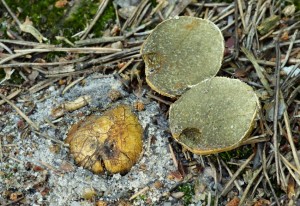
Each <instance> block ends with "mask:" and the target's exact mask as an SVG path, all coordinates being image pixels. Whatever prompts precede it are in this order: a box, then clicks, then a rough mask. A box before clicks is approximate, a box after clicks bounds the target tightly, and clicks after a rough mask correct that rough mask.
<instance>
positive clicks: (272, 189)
mask: <svg viewBox="0 0 300 206" xmlns="http://www.w3.org/2000/svg"><path fill="white" fill-rule="evenodd" d="M269 157H270V158H269V161H268V163H269V164H267V159H266V148H264V150H263V154H262V168H263V174H264V176H265V178H266V180H267V183H268V185H269V187H270V188H271V191H272V194H273V196H274V198H275V201H276V204H277V205H278V206H280V203H279V201H278V197H277V195H276V193H275V190H274V187H273V186H272V183H271V181H270V178H269V175H268V172H267V169H268V168H269V167H270V164H271V160H272V157H273V156H272V155H269Z"/></svg>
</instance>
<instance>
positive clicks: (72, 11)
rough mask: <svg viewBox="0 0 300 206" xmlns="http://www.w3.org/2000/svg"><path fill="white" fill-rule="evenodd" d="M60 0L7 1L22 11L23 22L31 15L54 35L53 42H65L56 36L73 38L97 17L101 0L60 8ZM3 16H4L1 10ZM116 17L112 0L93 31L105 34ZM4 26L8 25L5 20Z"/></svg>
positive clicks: (46, 33) (84, 0) (42, 29)
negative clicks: (105, 30)
mask: <svg viewBox="0 0 300 206" xmlns="http://www.w3.org/2000/svg"><path fill="white" fill-rule="evenodd" d="M56 1H57V0H43V1H40V0H7V1H6V2H7V4H8V5H9V7H10V8H11V9H12V11H13V12H14V13H15V14H17V15H18V18H19V20H20V21H21V23H23V22H24V21H25V19H26V17H27V16H28V17H29V19H30V20H31V21H32V22H33V26H34V27H36V28H37V29H38V30H39V31H40V32H41V33H42V34H43V35H44V36H45V37H47V38H48V39H50V41H51V43H52V44H53V43H54V44H58V43H61V42H60V41H57V40H56V39H55V38H54V37H55V36H64V37H66V38H68V39H71V36H73V35H74V34H76V33H78V32H80V31H83V30H84V29H85V28H86V27H87V25H89V23H90V22H91V20H92V19H93V18H94V16H95V14H96V13H97V10H98V7H99V3H100V1H98V0H78V1H75V2H79V3H78V4H76V5H73V6H72V7H71V6H69V5H66V6H65V7H64V8H56V7H55V2H56ZM3 11H5V10H3ZM5 12H6V11H5ZM5 18H6V17H5ZM0 19H3V20H4V17H2V16H1V14H0ZM114 19H115V11H114V7H113V4H112V2H110V3H109V5H108V6H107V8H106V10H105V11H104V13H103V14H102V15H101V17H100V19H99V20H98V21H97V23H96V24H95V25H94V27H93V30H92V31H91V32H92V33H93V32H94V33H95V34H96V36H100V35H102V32H103V29H105V27H106V26H107V24H108V23H109V22H110V21H114ZM0 29H1V30H5V29H6V27H5V25H4V24H3V23H2V24H1V28H0ZM71 40H72V39H71Z"/></svg>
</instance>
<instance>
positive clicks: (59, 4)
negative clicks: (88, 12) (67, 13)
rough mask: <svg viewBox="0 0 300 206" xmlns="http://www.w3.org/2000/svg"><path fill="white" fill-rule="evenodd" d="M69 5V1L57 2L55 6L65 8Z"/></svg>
mask: <svg viewBox="0 0 300 206" xmlns="http://www.w3.org/2000/svg"><path fill="white" fill-rule="evenodd" d="M67 4H68V1H67V0H59V1H56V2H55V4H54V6H55V7H56V8H64V7H65V6H66V5H67Z"/></svg>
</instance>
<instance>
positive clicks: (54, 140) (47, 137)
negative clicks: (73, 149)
mask: <svg viewBox="0 0 300 206" xmlns="http://www.w3.org/2000/svg"><path fill="white" fill-rule="evenodd" d="M33 132H34V133H35V134H36V135H39V136H41V137H44V138H46V139H49V140H51V141H52V142H55V143H57V144H60V145H62V146H64V147H69V145H68V144H65V143H64V142H62V141H60V140H58V139H53V138H52V137H49V136H48V135H46V134H42V133H41V132H37V131H33Z"/></svg>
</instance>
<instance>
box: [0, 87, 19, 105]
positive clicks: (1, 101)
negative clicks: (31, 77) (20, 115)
mask: <svg viewBox="0 0 300 206" xmlns="http://www.w3.org/2000/svg"><path fill="white" fill-rule="evenodd" d="M21 91H22V90H21V89H18V90H16V91H14V92H13V93H11V94H9V95H8V96H7V97H6V98H7V99H8V100H10V99H12V98H14V97H16V96H17V95H18V94H20V92H21ZM5 102H6V101H5V100H0V105H2V104H4V103H5Z"/></svg>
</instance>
